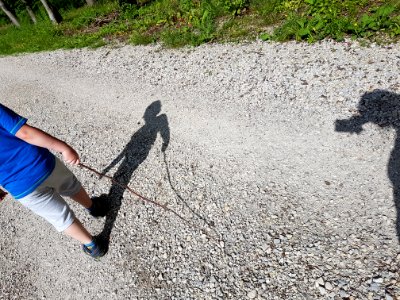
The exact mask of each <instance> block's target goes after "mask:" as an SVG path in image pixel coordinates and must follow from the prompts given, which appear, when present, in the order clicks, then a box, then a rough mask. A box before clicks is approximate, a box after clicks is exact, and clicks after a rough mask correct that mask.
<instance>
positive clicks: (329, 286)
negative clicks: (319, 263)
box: [325, 282, 333, 291]
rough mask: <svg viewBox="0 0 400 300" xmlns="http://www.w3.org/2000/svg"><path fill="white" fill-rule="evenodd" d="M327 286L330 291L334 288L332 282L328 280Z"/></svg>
mask: <svg viewBox="0 0 400 300" xmlns="http://www.w3.org/2000/svg"><path fill="white" fill-rule="evenodd" d="M325 288H326V289H327V290H328V291H332V290H333V286H332V284H331V283H330V282H326V283H325Z"/></svg>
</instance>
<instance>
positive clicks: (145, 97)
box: [0, 41, 400, 300]
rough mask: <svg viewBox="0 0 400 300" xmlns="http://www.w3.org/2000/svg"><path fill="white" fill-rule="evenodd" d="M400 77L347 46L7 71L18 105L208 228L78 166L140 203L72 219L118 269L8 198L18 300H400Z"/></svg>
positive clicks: (105, 54)
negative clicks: (103, 235)
mask: <svg viewBox="0 0 400 300" xmlns="http://www.w3.org/2000/svg"><path fill="white" fill-rule="evenodd" d="M399 70H400V47H399V45H398V44H397V45H391V46H374V45H371V46H370V47H361V46H359V45H358V44H357V43H353V42H346V43H336V42H330V41H326V42H321V43H317V44H313V45H308V44H303V43H285V44H275V43H262V42H254V43H250V44H240V45H231V44H225V45H205V46H201V47H198V48H190V49H180V50H166V49H163V48H162V47H160V46H145V47H131V46H124V47H116V48H111V47H106V48H99V49H96V50H87V49H83V50H72V51H55V52H44V53H38V54H29V55H21V56H12V57H2V58H0V82H1V83H0V95H1V101H2V103H4V104H6V105H8V106H9V107H11V108H13V109H14V110H16V111H18V112H19V113H20V114H22V115H24V116H26V117H28V118H29V122H30V124H31V125H34V126H37V127H40V128H42V129H43V130H46V131H48V132H49V133H51V134H53V135H55V136H57V137H59V138H60V139H63V140H65V141H67V142H68V143H70V144H71V145H72V146H74V148H75V149H76V150H77V151H78V152H79V153H80V155H81V159H82V161H83V162H84V163H85V164H88V165H90V166H92V167H94V168H96V169H98V170H100V171H102V170H108V173H107V174H109V175H110V176H113V175H114V174H116V172H120V173H122V174H124V175H125V177H124V178H123V181H124V182H129V185H130V186H131V187H133V188H134V189H135V190H136V191H138V192H140V193H141V194H143V195H146V196H147V197H149V198H151V199H154V200H156V201H158V202H160V203H163V204H165V203H168V207H169V208H171V209H174V210H175V211H177V212H178V213H179V214H181V215H182V216H183V217H185V218H187V219H188V220H190V222H192V223H193V224H195V225H196V226H197V228H194V227H191V226H188V225H187V224H185V223H184V222H182V221H181V220H180V219H179V218H177V217H176V216H174V215H173V214H171V213H168V212H165V211H163V210H162V209H160V208H159V207H155V206H154V205H151V204H146V203H142V202H140V201H138V199H137V198H136V197H134V196H132V195H130V194H129V193H128V192H127V191H124V190H122V189H118V188H117V187H116V186H115V185H113V184H112V183H111V182H110V181H108V180H107V179H105V178H103V179H101V180H99V178H98V177H97V176H96V175H94V174H91V173H90V172H88V171H86V170H83V169H80V168H78V167H71V169H73V171H74V172H75V174H76V175H77V176H78V177H79V178H80V180H81V181H82V183H83V185H84V186H85V187H86V188H87V190H88V192H89V194H91V195H100V194H109V195H111V197H113V196H115V195H116V194H118V195H122V194H123V200H122V203H121V206H120V208H119V210H118V214H114V216H111V217H110V216H108V217H107V218H103V219H93V218H91V217H90V216H89V215H88V213H87V212H86V211H85V210H84V209H82V208H81V207H79V206H77V205H76V204H74V203H71V206H72V207H73V209H74V210H75V212H76V215H77V216H78V217H79V218H80V219H81V220H82V222H83V223H84V224H85V225H86V227H87V228H88V229H89V230H90V231H91V232H93V233H94V234H97V233H100V232H105V231H108V233H110V234H111V243H110V249H109V253H108V254H107V255H106V256H105V257H104V258H102V259H101V260H100V261H94V260H92V259H90V258H89V257H87V256H85V255H84V254H83V252H82V251H81V248H80V245H79V244H77V243H75V242H73V241H72V240H70V239H69V238H67V237H66V236H64V235H62V234H58V233H57V232H56V231H55V230H54V229H52V228H51V227H50V226H49V225H47V223H45V222H44V221H43V220H41V219H39V218H38V217H36V216H34V215H32V214H31V213H29V212H28V211H27V210H26V209H25V208H23V207H21V206H20V205H19V204H18V202H16V201H15V200H13V199H11V197H7V198H6V199H5V200H4V201H3V202H2V203H0V226H1V230H0V278H1V282H0V299H353V300H355V299H386V300H390V299H400V274H399V269H400V244H399V239H398V232H400V226H399V224H400V222H398V221H397V213H398V211H400V192H396V191H397V190H398V189H400V176H398V175H397V170H398V169H400V137H397V130H398V129H400V125H399V124H400V114H399V112H400V72H399ZM163 144H164V147H166V151H165V152H162V147H163ZM396 203H397V205H396ZM199 228H202V229H203V231H202V230H199Z"/></svg>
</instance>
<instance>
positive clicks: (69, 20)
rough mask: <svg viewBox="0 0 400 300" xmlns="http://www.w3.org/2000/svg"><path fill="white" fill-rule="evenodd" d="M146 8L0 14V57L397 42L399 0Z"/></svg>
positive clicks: (216, 2)
mask: <svg viewBox="0 0 400 300" xmlns="http://www.w3.org/2000/svg"><path fill="white" fill-rule="evenodd" d="M140 3H142V4H141V5H123V6H122V7H120V6H119V5H118V3H117V2H114V1H103V3H102V4H98V5H95V6H93V7H86V6H85V7H82V8H79V9H72V10H68V11H63V12H61V13H62V15H63V18H64V21H63V22H62V23H61V24H60V25H57V26H54V25H52V24H51V23H50V22H49V21H48V20H47V17H46V14H45V12H44V11H39V12H38V19H39V22H38V24H36V25H32V24H30V23H29V20H28V18H27V16H26V15H24V13H22V14H21V15H19V18H20V20H21V23H22V26H21V28H14V27H13V26H11V25H4V18H3V19H1V18H0V54H3V55H6V54H13V53H21V52H35V51H42V50H54V49H59V48H77V47H97V46H101V45H104V44H106V43H110V42H111V43H112V42H114V41H123V42H125V43H131V44H135V45H137V44H149V43H154V42H160V43H162V44H164V45H165V46H167V47H181V46H185V45H193V46H197V45H200V44H203V43H208V42H227V41H242V40H254V39H256V38H259V37H260V38H261V39H263V40H276V41H288V40H299V41H300V40H304V41H308V42H315V41H318V40H321V39H325V38H331V39H335V40H338V41H340V40H343V39H344V38H345V37H352V38H361V39H364V40H369V41H371V40H372V41H386V42H395V41H398V39H399V36H400V1H399V0H386V1H383V0H375V1H371V0H359V1H356V0H342V1H339V0H147V1H145V0H143V1H142V2H140Z"/></svg>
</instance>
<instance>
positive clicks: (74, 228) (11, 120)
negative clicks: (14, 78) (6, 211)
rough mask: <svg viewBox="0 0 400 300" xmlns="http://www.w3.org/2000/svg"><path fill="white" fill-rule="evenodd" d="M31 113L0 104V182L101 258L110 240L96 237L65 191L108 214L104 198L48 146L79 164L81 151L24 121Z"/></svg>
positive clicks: (90, 208) (95, 211)
mask: <svg viewBox="0 0 400 300" xmlns="http://www.w3.org/2000/svg"><path fill="white" fill-rule="evenodd" d="M26 122H27V119H25V118H23V117H21V116H19V115H18V114H16V113H15V112H13V111H12V110H10V109H9V108H7V107H5V106H4V105H2V104H0V144H1V147H0V185H1V186H2V187H3V188H4V189H6V190H7V191H8V192H9V193H10V194H11V195H12V196H13V197H14V198H15V199H16V200H17V201H18V202H20V203H21V204H22V205H24V206H25V207H27V208H29V209H30V210H32V211H33V212H34V213H36V214H37V215H39V216H41V217H43V218H44V219H45V220H47V221H48V222H50V223H51V224H52V225H53V226H54V227H55V228H56V230H58V231H59V232H64V233H65V234H67V235H68V236H70V237H72V238H74V239H76V240H78V241H79V242H81V243H82V244H83V246H82V248H83V251H84V252H85V253H86V254H88V255H90V256H92V257H94V258H98V257H101V256H103V255H104V254H106V252H107V250H108V243H107V241H104V240H103V239H101V238H100V237H93V236H92V235H91V234H90V233H89V232H88V231H87V230H86V229H85V227H83V225H82V224H81V223H80V221H79V220H78V219H77V218H76V217H75V216H74V213H73V211H72V210H71V209H70V207H69V206H68V204H67V203H66V202H65V201H64V199H63V198H62V196H68V197H71V198H72V199H73V200H75V201H76V202H78V203H80V204H81V205H83V206H84V207H85V208H87V209H88V211H89V212H90V214H91V215H93V216H94V217H100V216H105V215H106V214H107V212H108V207H107V205H106V203H104V202H101V201H99V199H98V198H95V199H93V200H92V199H91V198H90V197H89V196H88V194H87V193H86V191H85V190H84V189H83V187H82V186H81V184H80V182H79V181H78V180H77V179H76V177H75V176H74V175H73V174H72V173H71V171H69V170H68V168H67V167H66V166H65V165H64V164H63V163H62V162H61V161H60V160H59V159H58V158H56V157H55V156H54V155H53V154H52V153H50V151H49V150H53V151H56V152H60V153H61V154H62V156H63V159H64V161H65V162H67V163H70V164H73V165H78V164H79V156H78V154H77V153H76V151H75V150H74V149H72V148H71V147H70V146H69V145H67V144H66V143H65V142H63V141H60V140H58V139H56V138H55V137H52V136H50V135H49V134H47V133H45V132H43V131H41V130H40V129H37V128H35V127H31V126H29V125H28V124H26Z"/></svg>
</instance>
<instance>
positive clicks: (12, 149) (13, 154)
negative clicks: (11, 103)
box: [0, 104, 55, 199]
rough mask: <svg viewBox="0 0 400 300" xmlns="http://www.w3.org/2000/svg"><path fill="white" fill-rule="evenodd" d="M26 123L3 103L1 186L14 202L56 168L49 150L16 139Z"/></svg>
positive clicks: (0, 143)
mask: <svg viewBox="0 0 400 300" xmlns="http://www.w3.org/2000/svg"><path fill="white" fill-rule="evenodd" d="M26 121H27V119H25V118H23V117H21V116H20V115H18V114H16V113H15V112H13V111H12V110H11V109H9V108H7V107H5V106H4V105H2V104H0V185H1V186H2V187H4V188H5V189H6V190H7V191H8V192H9V193H10V194H11V195H12V196H13V197H14V198H15V199H20V198H22V197H24V196H26V195H28V194H30V193H31V192H33V191H34V190H35V189H36V188H37V187H38V186H39V185H40V184H41V183H42V182H43V181H44V180H46V178H47V177H48V176H49V175H50V174H51V172H52V171H53V169H54V166H55V157H54V155H53V154H51V153H50V151H49V150H47V149H45V148H41V147H37V146H34V145H31V144H29V143H27V142H25V141H23V140H21V139H19V138H17V137H16V136H15V134H16V133H17V131H18V130H19V129H20V128H21V127H22V126H23V125H24V124H25V123H26Z"/></svg>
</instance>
